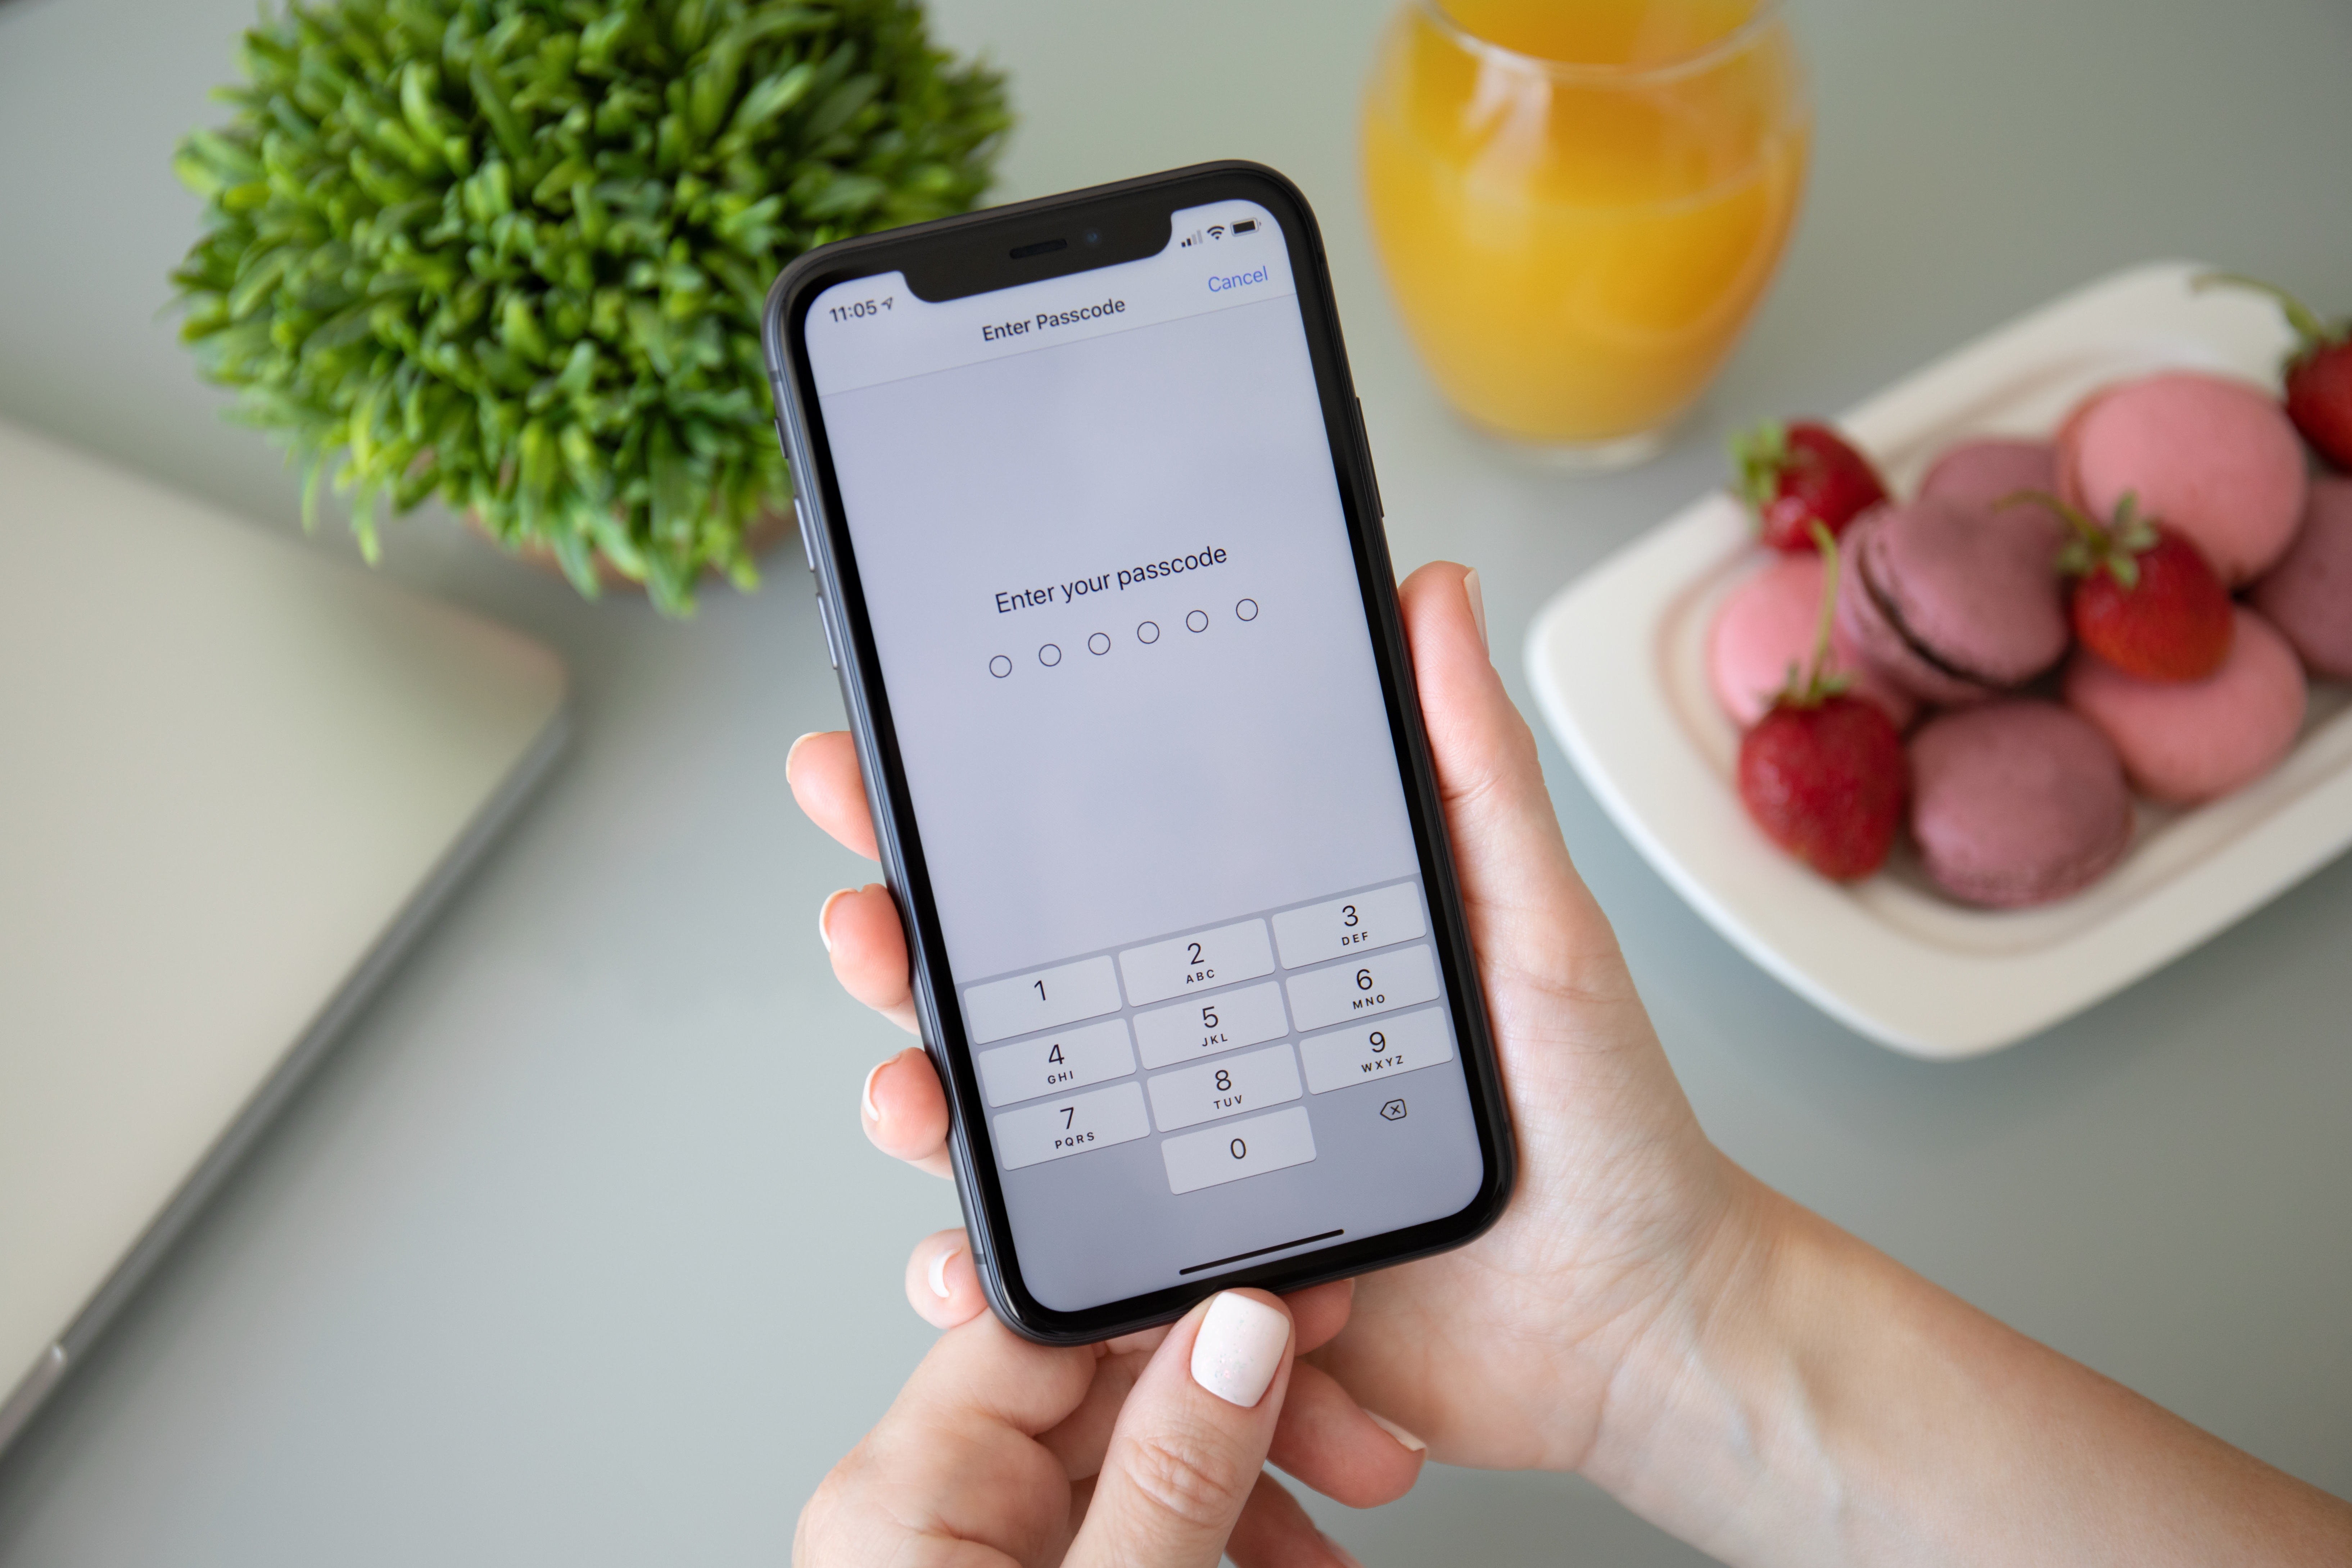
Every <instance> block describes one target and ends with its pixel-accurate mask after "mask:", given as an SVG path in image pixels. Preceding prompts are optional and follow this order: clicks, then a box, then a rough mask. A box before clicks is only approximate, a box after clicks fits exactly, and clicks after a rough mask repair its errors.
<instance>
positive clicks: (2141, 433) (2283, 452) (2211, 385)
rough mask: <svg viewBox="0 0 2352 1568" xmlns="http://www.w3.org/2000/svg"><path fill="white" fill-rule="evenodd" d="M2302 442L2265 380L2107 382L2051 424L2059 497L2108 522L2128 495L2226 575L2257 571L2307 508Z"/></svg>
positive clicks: (2180, 374)
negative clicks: (2055, 427)
mask: <svg viewBox="0 0 2352 1568" xmlns="http://www.w3.org/2000/svg"><path fill="white" fill-rule="evenodd" d="M2304 473H2305V470H2304V455H2303V443H2302V441H2301V440H2300V439H2299V438H2298V437H2297V436H2296V434H2295V431H2294V424H2293V423H2290V422H2289V421H2288V419H2287V417H2286V411H2285V410H2284V409H2283V408H2281V407H2280V406H2279V402H2278V400H2277V399H2276V398H2274V397H2273V396H2271V395H2270V394H2269V393H2268V392H2263V390H2262V389H2261V388H2260V387H2256V386H2252V385H2249V384H2248V383H2246V382H2238V381H2229V380H2225V379H2224V378H2222V377H2220V376H2209V375H2201V374H2199V373H2197V372H2195V371H2168V372H2166V373H2165V374H2162V375H2155V376H2149V377H2147V379H2145V380H2143V381H2137V382H2127V383H2126V384H2124V385H2122V386H2117V387H2110V388H2108V389H2107V390H2106V391H2105V392H2098V393H2096V394H2095V395H2094V396H2092V397H2091V398H2090V399H2089V400H2087V401H2086V402H2084V403H2083V404H2082V405H2081V406H2079V407H2078V408H2076V409H2075V411H2074V413H2072V414H2069V415H2068V416H2067V419H2066V423H2065V424H2064V425H2063V426H2062V427H2061V428H2060V430H2059V432H2058V479H2059V485H2060V486H2061V492H2062V494H2063V495H2064V496H2065V497H2066V498H2067V499H2068V500H2070V501H2072V502H2074V504H2075V505H2076V506H2078V507H2082V508H2083V509H2084V511H2086V512H2088V513H2090V514H2091V515H2092V516H2093V517H2098V518H2100V519H2102V520H2105V519H2106V518H2108V517H2113V516H2114V515H2115V510H2116V504H2117V503H2118V502H2120V501H2121V500H2122V499H2123V498H2124V497H2125V495H2126V494H2127V493H2128V494H2133V495H2137V497H2139V509H2140V514H2141V515H2142V516H2143V517H2159V518H2161V519H2163V520H2164V521H2165V522H2168V523H2170V524H2171V525H2172V526H2173V527H2174V528H2178V529H2179V530H2180V531H2181V532H2182V533H2184V534H2187V535H2188V536H2189V538H2190V539H2192V540H2193V541H2195V543H2196V545H2197V548H2198V549H2201V550H2203V551H2204V552H2205V559H2208V560H2210V561H2211V562H2212V563H2213V570H2216V571H2218V572H2220V573H2221V580H2222V581H2224V582H2227V583H2229V584H2231V585H2232V586H2235V585H2237V584H2239V583H2243V582H2251V581H2252V580H2254V579H2255V578H2257V577H2260V576H2261V575H2262V574H2263V572H2264V571H2265V570H2268V569H2269V568H2270V567H2271V565H2272V564H2273V562H2275V561H2276V560H2277V559H2279V557H2280V556H2282V555H2284V553H2285V552H2286V547H2287V544H2288V542H2289V541H2290V540H2292V539H2293V538H2294V530H2295V525H2296V524H2297V523H2298V522H2299V521H2301V519H2302V517H2303V501H2304V486H2305V477H2304Z"/></svg>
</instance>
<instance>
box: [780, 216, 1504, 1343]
mask: <svg viewBox="0 0 2352 1568" xmlns="http://www.w3.org/2000/svg"><path fill="white" fill-rule="evenodd" d="M802 331H803V335H804V340H805V352H806V355H807V359H808V362H809V368H810V371H811V375H812V379H813V382H814V389H815V392H816V401H817V403H818V408H819V411H820V413H821V417H822V421H823V430H824V440H825V442H826V444H827V446H828V449H829V452H830V457H831V463H832V466H833V469H834V473H835V481H836V483H837V487H838V495H839V506H840V510H841V514H842V515H841V518H840V523H841V526H842V527H843V528H845V530H846V533H847V536H848V538H849V541H850V546H851V549H852V550H853V552H854V556H855V560H856V570H857V574H858V577H859V579H860V582H861V586H862V594H863V602H864V608H865V614H866V619H867V621H868V622H869V624H870V629H871V636H872V643H873V648H874V650H875V653H876V655H877V658H878V662H879V665H880V672H879V673H880V682H881V685H882V686H883V688H884V689H885V691H886V692H887V701H888V706H889V716H890V722H891V725H892V726H893V727H894V730H895V737H896V744H897V747H898V756H899V758H900V762H901V764H902V766H903V769H904V776H905V780H906V788H907V790H908V795H909V796H910V798H911V800H912V806H913V813H912V814H913V820H914V822H915V824H916V825H917V827H918V829H919V835H920V842H921V852H922V857H923V860H924V862H925V865H926V868H927V874H928V882H929V894H930V897H931V899H932V900H933V902H934V904H935V905H936V910H937V919H938V929H939V932H940V937H941V939H942V940H943V942H944V946H945V949H946V958H947V962H948V966H949V968H950V970H951V972H952V975H953V988H952V989H953V995H952V998H940V1007H941V1008H942V1009H946V1008H953V1009H956V1010H957V1012H958V1014H959V1016H960V1018H961V1024H962V1031H963V1035H964V1038H965V1040H966V1041H967V1042H968V1045H969V1049H970V1051H971V1056H972V1065H973V1068H974V1071H975V1074H976V1079H977V1082H978V1085H979V1088H980V1092H981V1097H982V1100H984V1102H985V1104H984V1110H983V1113H982V1115H981V1116H980V1117H979V1118H976V1119H977V1120H979V1121H982V1122H983V1123H984V1126H985V1132H986V1136H985V1139H984V1143H985V1145H986V1147H985V1149H981V1148H980V1147H979V1146H978V1145H979V1144H980V1143H981V1142H982V1140H978V1139H975V1140H974V1157H975V1158H978V1159H982V1160H985V1161H988V1162H992V1166H993V1170H994V1173H995V1176H996V1177H997V1179H998V1183H999V1185H1000V1186H1001V1190H1002V1194H1003V1208H1004V1212H1005V1214H1006V1216H1007V1218H1008V1219H1009V1224H1010V1228H1011V1232H1012V1239H1013V1243H1014V1247H1015V1249H1017V1254H1018V1259H1019V1268H1020V1274H1021V1278H1022V1280H1023V1282H1024V1286H1025V1289H1026V1290H1027V1291H1028V1292H1029V1293H1031V1294H1032V1295H1034V1297H1035V1299H1036V1300H1037V1301H1040V1302H1042V1303H1043V1304H1044V1305H1045V1306H1046V1307H1047V1308H1049V1309H1052V1310H1054V1311H1055V1312H1085V1311H1087V1310H1088V1309H1092V1308H1096V1307H1099V1306H1102V1305H1103V1304H1105V1303H1108V1302H1116V1301H1124V1300H1127V1299H1129V1298H1132V1297H1137V1296H1141V1295H1146V1294H1149V1293H1150V1292H1154V1291H1166V1290H1169V1289H1171V1288H1177V1287H1182V1286H1185V1285H1188V1284H1192V1283H1194V1282H1197V1281H1203V1280H1213V1279H1214V1278H1216V1277H1217V1276H1219V1275H1221V1274H1226V1273H1231V1272H1233V1271H1234V1270H1241V1269H1244V1268H1247V1267H1251V1266H1253V1265H1255V1264H1259V1263H1262V1262H1264V1261H1265V1260H1272V1259H1279V1258H1282V1257H1284V1256H1286V1255H1290V1254H1303V1253H1307V1252H1311V1251H1313V1250H1315V1249H1318V1248H1324V1247H1329V1246H1334V1245H1337V1244H1339V1243H1340V1242H1341V1241H1342V1240H1346V1241H1355V1240H1360V1239H1368V1238H1374V1237H1378V1236H1381V1235H1383V1234H1385V1233H1388V1232H1392V1231H1396V1230H1399V1229H1402V1228H1407V1227H1412V1226H1415V1225H1421V1224H1424V1223H1426V1222H1429V1221H1433V1220H1437V1219H1442V1218H1445V1217H1448V1216H1452V1215H1455V1214H1457V1213H1458V1212H1460V1211H1462V1210H1463V1209H1464V1208H1465V1206H1468V1205H1470V1204H1471V1203H1472V1202H1473V1201H1474V1200H1475V1198H1476V1197H1477V1196H1478V1194H1479V1193H1480V1190H1481V1186H1482V1181H1483V1180H1484V1177H1485V1176H1486V1166H1485V1163H1484V1161H1483V1160H1482V1154H1481V1145H1480V1142H1479V1135H1478V1130H1477V1125H1476V1124H1475V1120H1474V1113H1473V1106H1472V1095H1471V1092H1470V1086H1469V1085H1470V1081H1469V1080H1468V1079H1466V1078H1465V1068H1464V1064H1463V1061H1462V1052H1461V1051H1460V1049H1459V1043H1458V1041H1457V1040H1456V1031H1455V1028H1454V1020H1453V1015H1452V1008H1451V1006H1450V998H1449V997H1448V996H1447V993H1446V986H1445V978H1444V969H1445V966H1444V964H1443V963H1441V962H1440V961H1438V955H1437V953H1436V952H1435V951H1433V940H1432V913H1431V903H1430V890H1429V889H1428V888H1427V887H1426V886H1425V885H1424V877H1423V863H1424V862H1423V854H1422V852H1421V850H1420V847H1419V846H1418V845H1417V844H1416V841H1415V836H1414V829H1413V821H1412V815H1411V813H1410V812H1409V810H1408V805H1407V793H1406V789H1407V781H1406V778H1405V775H1404V772H1403V770H1402V767H1401V764H1400V761H1399V754H1400V753H1399V746H1398V742H1397V738H1396V737H1395V735H1394V734H1393V733H1392V731H1391V724H1390V720H1389V716H1388V711H1387V708H1386V706H1385V705H1384V700H1383V695H1382V687H1381V678H1380V670H1379V667H1378V665H1377V664H1376V662H1375V648H1374V642H1373V630H1372V626H1371V623H1370V620H1369V619H1368V612H1367V608H1366V606H1367V597H1366V593H1365V590H1364V587H1363V585H1362V583H1361V582H1360V580H1359V577H1358V567H1357V564H1356V562H1357V557H1356V555H1355V553H1354V551H1353V549H1352V548H1351V544H1350V538H1349V529H1348V523H1347V518H1346V516H1345V514H1344V512H1343V508H1342V501H1341V494H1340V490H1339V482H1338V478H1337V475H1336V472H1335V459H1334V447H1333V439H1332V436H1331V434H1330V432H1329V430H1328V428H1327V425H1326V423H1325V415H1324V412H1323V410H1324V404H1323V402H1322V400H1321V399H1320V397H1319V396H1318V387H1317V382H1316V372H1315V367H1314V362H1313V361H1312V359H1311V357H1310V352H1309V344H1308V340H1307V328H1306V325H1305V322H1304V320H1303V318H1302V313H1301V307H1300V301H1299V298H1298V293H1297V287H1296V286H1295V280H1294V278H1293V276H1292V263H1291V252H1290V246H1289V245H1288V244H1287V243H1286V235H1285V234H1284V232H1283V230H1282V228H1281V226H1280V224H1279V221H1278V219H1277V217H1276V213H1275V212H1274V211H1273V210H1271V209H1270V208H1268V207H1267V206H1265V205H1261V204H1257V203H1255V202H1253V201H1247V200H1228V201H1220V202H1215V203H1213V204H1208V205H1202V206H1196V207H1192V208H1189V209H1186V210H1181V211H1178V212H1176V213H1175V214H1173V220H1172V223H1171V229H1170V233H1169V237H1168V242H1167V246H1166V248H1165V249H1164V250H1162V251H1160V253H1159V254H1157V255H1151V256H1144V257H1143V258H1141V259H1138V260H1133V261H1128V262H1123V263H1120V264H1118V265H1115V266H1110V267H1100V268H1097V269H1095V270H1092V271H1084V272H1078V273H1076V274H1073V275H1070V276H1066V277H1057V278H1054V279H1051V280H1048V281H1041V282H1035V283H1027V284H1023V285H1020V286H1017V287H1006V288H1003V289H1001V290H997V291H994V292H988V293H981V294H974V295H968V296H966V297H963V298H953V299H949V300H945V301H941V302H929V301H926V300H924V299H921V298H917V297H916V296H915V295H914V294H913V293H912V292H911V291H910V290H909V288H908V286H907V283H906V280H905V277H904V276H903V275H902V274H895V273H894V274H886V275H880V276H872V277H861V278H858V279H856V280H855V281H852V282H846V283H842V284H837V285H835V286H834V287H830V288H827V289H825V290H824V291H823V292H821V293H818V294H816V295H814V297H813V298H812V299H811V300H810V303H809V305H808V307H807V308H806V310H805V312H804V314H803V317H802Z"/></svg>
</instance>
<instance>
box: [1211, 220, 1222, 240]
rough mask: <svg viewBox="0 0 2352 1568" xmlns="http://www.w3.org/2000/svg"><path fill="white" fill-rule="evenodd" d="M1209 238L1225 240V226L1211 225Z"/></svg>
mask: <svg viewBox="0 0 2352 1568" xmlns="http://www.w3.org/2000/svg"><path fill="white" fill-rule="evenodd" d="M1209 237H1210V238H1211V239H1223V238H1224V237H1225V225H1223V224H1211V225H1209Z"/></svg>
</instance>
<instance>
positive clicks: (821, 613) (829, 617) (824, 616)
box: [816, 593, 841, 670]
mask: <svg viewBox="0 0 2352 1568" xmlns="http://www.w3.org/2000/svg"><path fill="white" fill-rule="evenodd" d="M816 618H817V619H818V620H819V621H822V622H824V652H825V656H826V657H828V658H830V659H831V660H832V661H833V667H834V668H835V669H836V670H837V669H839V668H841V640H840V639H839V638H838V637H836V636H835V635H834V631H833V610H832V607H831V606H829V605H828V604H826V603H825V601H824V594H822V593H820V594H818V595H817V596H816Z"/></svg>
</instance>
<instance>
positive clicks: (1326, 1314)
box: [1282, 1280, 1356, 1355]
mask: <svg viewBox="0 0 2352 1568" xmlns="http://www.w3.org/2000/svg"><path fill="white" fill-rule="evenodd" d="M1355 1302H1356V1281H1353V1280H1334V1281H1331V1282H1330V1283H1329V1284H1328V1285H1310V1286H1308V1287H1307V1289H1306V1290H1303V1291H1291V1292H1290V1294H1288V1295H1286V1296H1285V1297H1283V1298H1282V1304H1283V1305H1284V1306H1286V1307H1288V1308H1289V1309H1290V1322H1291V1328H1292V1331H1293V1332H1294V1333H1297V1335H1298V1354H1301V1355H1305V1354H1307V1352H1309V1351H1314V1350H1320V1349H1322V1348H1323V1346H1324V1345H1326V1344H1328V1343H1330V1341H1331V1339H1332V1338H1333V1336H1335V1335H1336V1334H1338V1333H1339V1331H1340V1330H1341V1329H1343V1328H1346V1327H1347V1326H1348V1313H1349V1310H1350V1309H1351V1308H1352V1307H1353V1306H1354V1305H1355Z"/></svg>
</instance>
